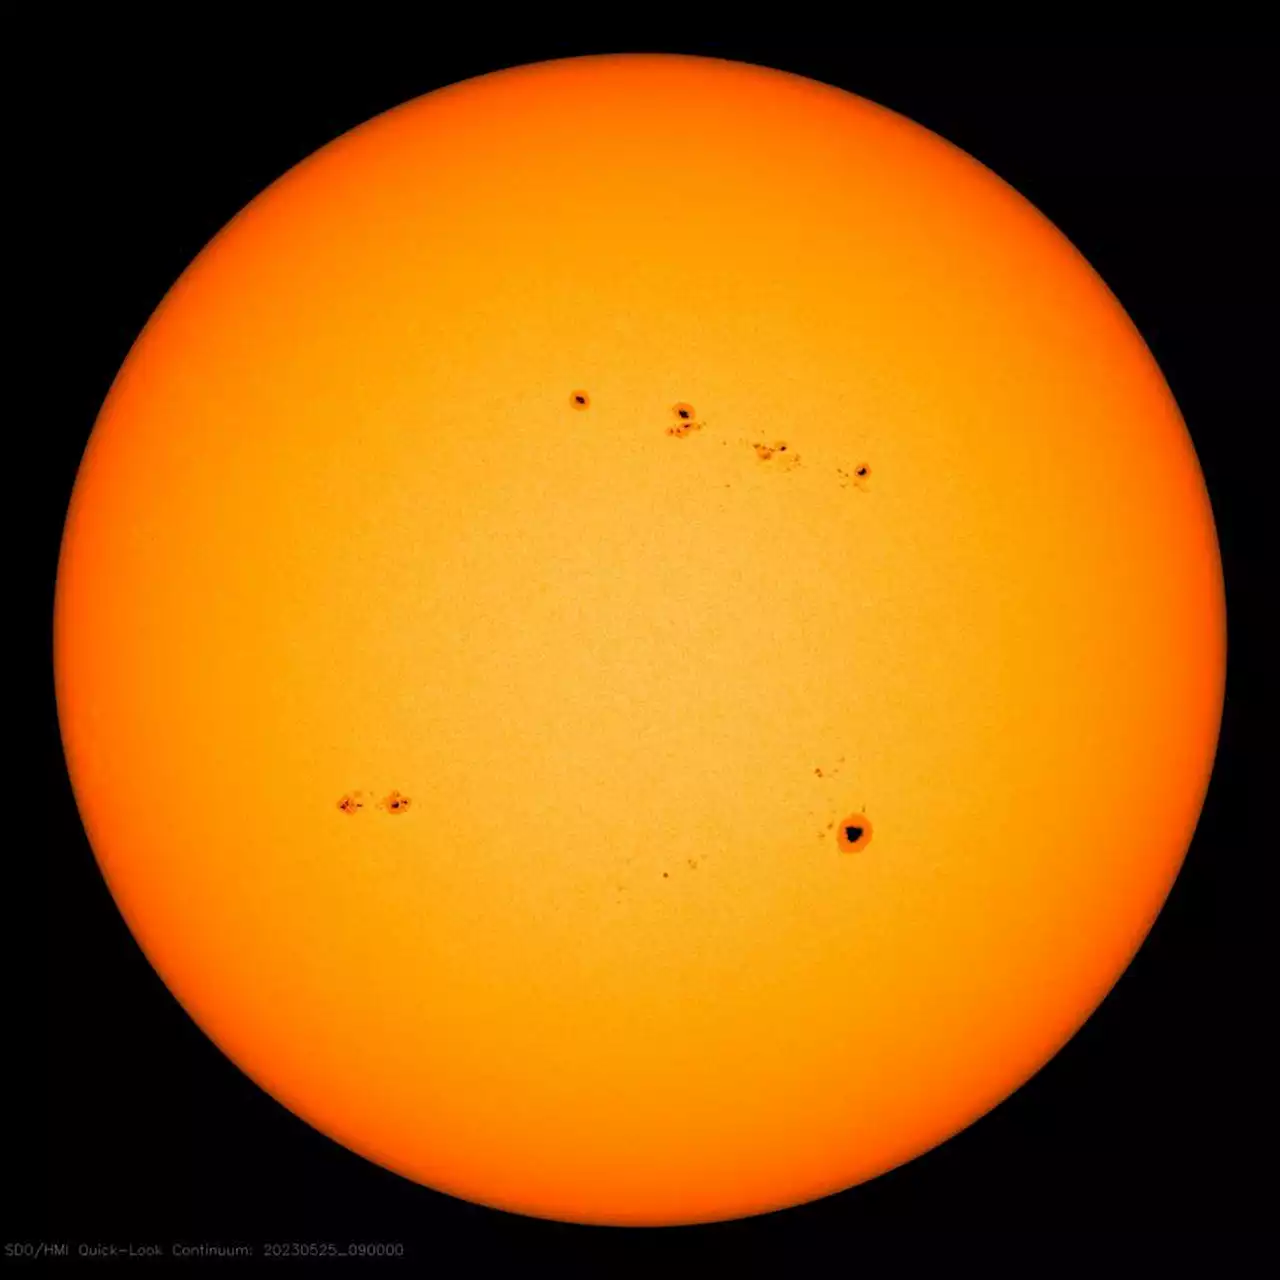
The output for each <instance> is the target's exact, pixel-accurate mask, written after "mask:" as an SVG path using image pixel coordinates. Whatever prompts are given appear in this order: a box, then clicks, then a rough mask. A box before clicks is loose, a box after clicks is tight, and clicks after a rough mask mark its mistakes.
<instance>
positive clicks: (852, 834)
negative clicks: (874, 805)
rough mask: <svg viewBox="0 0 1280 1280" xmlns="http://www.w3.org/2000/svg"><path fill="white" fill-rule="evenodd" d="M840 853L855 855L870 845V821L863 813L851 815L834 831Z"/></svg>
mask: <svg viewBox="0 0 1280 1280" xmlns="http://www.w3.org/2000/svg"><path fill="white" fill-rule="evenodd" d="M836 843H837V844H838V845H839V847H840V852H841V853H857V852H858V851H859V850H860V849H865V848H866V847H867V845H868V844H870V843H871V820H870V819H869V818H868V817H867V815H866V814H865V813H851V814H849V816H848V817H847V818H845V819H844V820H843V821H842V822H841V823H840V826H839V827H838V828H837V830H836Z"/></svg>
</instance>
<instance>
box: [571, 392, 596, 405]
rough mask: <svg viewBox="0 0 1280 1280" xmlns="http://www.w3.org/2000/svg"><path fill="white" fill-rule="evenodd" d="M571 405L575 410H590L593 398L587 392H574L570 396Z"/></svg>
mask: <svg viewBox="0 0 1280 1280" xmlns="http://www.w3.org/2000/svg"><path fill="white" fill-rule="evenodd" d="M569 404H570V405H571V406H572V407H573V408H574V409H589V408H590V407H591V397H590V396H589V395H588V394H587V393H586V392H585V391H573V392H571V393H570V395H569Z"/></svg>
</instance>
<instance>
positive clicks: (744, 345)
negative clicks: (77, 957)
mask: <svg viewBox="0 0 1280 1280" xmlns="http://www.w3.org/2000/svg"><path fill="white" fill-rule="evenodd" d="M1225 637H1226V624H1225V609H1224V599H1223V585H1222V577H1221V567H1220V562H1219V556H1218V548H1217V542H1216V537H1215V530H1214V523H1213V517H1212V512H1211V508H1210V504H1209V500H1208V497H1207V494H1206V492H1205V486H1204V481H1203V478H1202V475H1201V472H1200V468H1199V465H1198V462H1197V459H1196V455H1195V452H1194V449H1193V447H1192V443H1191V440H1190V438H1189V435H1188V433H1187V430H1186V428H1185V426H1184V424H1183V421H1182V419H1181V417H1180V415H1179V412H1178V408H1177V406H1176V404H1175V402H1174V400H1173V397H1172V395H1171V394H1170V391H1169V389H1168V387H1167V385H1166V384H1165V382H1164V380H1163V378H1162V376H1161V374H1160V371H1159V369H1158V368H1157V366H1156V364H1155V362H1154V361H1153V359H1152V357H1151V355H1150V353H1149V352H1148V350H1147V349H1146V347H1145V346H1144V344H1143V342H1142V340H1141V338H1140V337H1139V335H1138V334H1137V332H1136V331H1135V329H1134V327H1133V325H1132V324H1131V323H1130V321H1129V319H1128V318H1127V316H1126V315H1125V313H1124V311H1123V309H1122V308H1121V306H1120V305H1119V303H1118V302H1117V301H1116V299H1115V298H1114V297H1113V296H1112V295H1111V293H1110V292H1109V291H1108V290H1107V288H1106V286H1105V285H1104V284H1103V283H1102V281H1101V280H1099V278H1098V277H1097V276H1096V275H1095V274H1094V272H1093V271H1092V270H1091V269H1090V267H1089V266H1088V264H1087V263H1086V262H1085V261H1084V260H1083V259H1082V258H1081V257H1080V255H1079V254H1078V253H1077V252H1076V250H1075V249H1074V248H1073V247H1072V246H1071V245H1070V244H1069V243H1068V241H1067V240H1066V239H1065V238H1064V237H1063V236H1062V235H1061V234H1060V233H1059V232H1058V231H1057V230H1056V229H1055V228H1054V227H1053V226H1052V225H1051V224H1050V223H1049V222H1048V221H1047V220H1046V219H1045V218H1044V217H1043V216H1042V215H1040V214H1039V213H1038V212H1037V211H1036V210H1035V209H1034V208H1032V207H1031V206H1030V205H1029V204H1027V202H1026V201H1025V200H1023V199H1022V198H1021V197H1020V196H1019V195H1018V194H1017V193H1015V192H1014V191H1012V190H1011V189H1010V188H1009V187H1008V186H1006V185H1005V184H1004V183H1003V182H1001V181H1000V180H999V179H998V178H997V177H996V176H994V175H993V174H992V173H990V172H989V171H988V170H986V169H984V168H983V167H982V166H981V165H980V164H978V163H977V162H976V161H975V160H973V159H972V158H971V157H969V156H968V155H966V154H964V153H963V152H961V151H959V150H957V149H956V148H955V147H953V146H951V145H950V144H948V143H947V142H945V141H943V140H942V139H940V138H938V137H937V136H935V135H933V134H931V133H929V132H927V131H926V130H924V129H922V128H920V127H918V126H917V125H915V124H913V123H911V122H910V121H908V120H905V119H903V118H902V117H901V116H898V115H895V114H894V113H892V112H890V111H887V110H884V109H882V108H880V107H878V106H876V105H874V104H872V103H870V102H867V101H865V100H863V99H860V98H858V97H855V96H852V95H850V94H848V93H845V92H842V91H839V90H836V89H833V88H831V87H829V86H826V85H822V84H818V83H815V82H812V81H809V80H806V79H802V78H799V77H796V76H793V75H789V74H784V73H781V72H777V71H773V70H769V69H765V68H761V67H755V66H747V65H742V64H735V63H731V62H724V61H718V60H713V59H701V58H690V57H676V56H665V55H662V56H659V55H652V56H650V55H644V56H640V55H635V56H631V55H628V56H609V57H590V58H577V59H570V60H565V61H558V62H550V63H542V64H537V65H532V66H526V67H519V68H515V69H512V70H507V71H502V72H499V73H495V74H493V75H487V76H482V77H479V78H477V79H474V80H468V81H466V82H464V83H461V84H458V85H454V86H452V87H450V88H447V89H444V90H441V91H438V92H435V93H432V94H429V95H427V96H425V97H422V98H419V99H417V100H415V101H412V102H410V103H408V104H406V105H404V106H402V107H400V108H398V109H396V110H394V111H390V112H388V113H386V114H385V115H382V116H379V117H377V118H376V119H374V120H372V121H370V122H369V123H367V124H365V125H363V126H362V127H360V128H358V129H355V130H353V131H352V132H350V133H348V134H346V135H344V136H343V137H341V138H339V139H338V140H337V141H335V142H333V143H332V144H330V145H329V146H327V147H325V148H324V149H323V150H321V151H319V152H317V153H316V154H315V155H313V156H312V157H310V158H309V159H307V160H306V161H305V162H303V163H302V164H300V165H298V166H297V167H296V168H294V169H293V170H291V171H290V172H289V173H287V174H286V175H285V176H284V177H282V178H281V179H280V180H279V181H278V182H276V183H275V184H274V185H273V186H271V187H270V188H269V189H268V190H267V191H265V192H264V193H263V194H262V195H261V196H259V197H258V198H257V199H256V200H255V201H253V202H252V203H251V204H250V205H249V206H248V207H247V208H245V209H244V210H243V211H242V212H241V213H240V214H239V215H238V216H237V217H236V218H235V219H234V220H233V221H232V222H231V223H230V224H229V225H228V226H227V227H226V228H224V230H223V231H222V232H221V233H220V234H219V235H218V236H217V237H216V238H215V239H214V240H213V241H212V242H211V243H210V244H209V245H208V246H207V247H206V248H205V250H204V251H203V252H202V253H201V254H200V255H199V257H198V258H197V259H196V260H195V261H194V262H193V263H192V264H191V266H190V267H189V269H188V270H187V271H186V272H185V273H184V274H183V276H182V277H181V279H180V280H179V281H178V282H177V283H176V284H175V285H174V287H173V289H172V290H171V291H170V293H169V294H168V296H167V297H166V298H165V300H164V301H163V303H162V305H161V306H160V307H159V308H158V310H157V311H156V313H155V314H154V316H153V317H152V318H151V320H150V322H149V323H148V325H147V326H146V328H145V330H144V331H143V333H142V334H141V336H140V337H139V338H138V340H137V342H136V344H135V346H134V347H133V349H132V351H131V352H130V354H129V357H128V359H127V361H126V363H125V364H124V366H123V368H122V369H121V371H120V373H119V375H118V377H117V379H116V381H115V383H114V385H113V386H112V388H111V391H110V394H109V396H108V398H107V400H106V403H105V404H104V406H103V408H102V411H101V414H100V416H99V418H98V420H97V423H96V425H95V427H94V431H93V433H92V437H91V439H90V441H89V444H88V447H87V449H86V451H85V455H84V459H83V463H82V465H81V468H80V472H79V475H78V478H77V481H76V485H75V489H74V493H73V495H72V499H71V504H70V509H69V512H68V515H67V521H66V528H65V533H64V539H63V546H62V554H61V560H60V564H59V572H58V583H57V599H56V609H55V636H54V638H55V675H56V683H57V695H58V708H59V716H60V722H61V729H62V734H63V741H64V746H65V752H66V759H67V765H68V769H69V773H70V777H71V781H72V784H73V787H74V791H75V796H76V800H77V803H78V805H79V808H80V812H81V815H82V817H83V821H84V825H85V829H86V832H87V834H88V837H89V840H90V842H91V844H92V847H93V850H94V853H95V855H96V857H97V859H98V862H99V865H100V866H101V869H102V873H103V875H104V877H105V879H106V882H107V884H108V886H109V887H110V890H111V893H112V895H113V896H114V899H115V901H116V903H117V904H118V906H119V909H120V911H121V913H122V915H123V916H124V919H125V920H126V921H127V923H128V925H129V928H130V929H131V930H132V932H133V934H134V936H135V937H136V938H137V940H138V942H139V944H140V945H141V947H142V948H143V950H144V951H145V953H146V955H147V957H148V959H149V960H150V962H151V963H152V964H153V965H154V967H155V969H156V970H157V972H158V973H159V975H160V976H161V978H162V979H163V980H164V982H165V983H166V985H167V986H168V988H169V990H170V991H171V992H172V993H173V995H174V996H175V997H176V999H177V1000H178V1001H180V1002H181V1004H182V1005H183V1006H184V1007H185V1008H186V1009H187V1010H188V1011H189V1012H190V1014H191V1015H192V1017H193V1018H194V1019H195V1020H196V1021H197V1022H198V1023H199V1025H200V1026H201V1027H202V1028H203V1029H204V1031H205V1032H206V1033H207V1034H208V1035H209V1037H210V1038H211V1039H212V1040H213V1041H214V1042H215V1043H216V1044H217V1045H218V1046H219V1047H220V1048H221V1049H222V1050H223V1051H225V1053H226V1054H227V1055H228V1056H229V1057H230V1058H231V1059H232V1060H233V1061H234V1062H236V1063H237V1064H238V1065H239V1066H240V1067H241V1068H242V1069H243V1070H244V1071H245V1072H246V1073H247V1074H248V1075H249V1076H250V1077H251V1078H252V1079H253V1080H255V1081H256V1082H257V1083H258V1084H259V1085H260V1086H261V1087H262V1088H263V1089H265V1090H267V1091H268V1092H269V1093H270V1094H271V1095H273V1096H274V1097H275V1098H276V1099H278V1100H279V1101H280V1102H281V1103H282V1104H283V1105H284V1106H286V1107H288V1108H289V1109H291V1110H292V1111H293V1112H295V1113H296V1114H297V1115H299V1116H300V1117H302V1118H303V1119H304V1120H306V1121H308V1122H309V1123H310V1124H312V1125H314V1126H315V1127H316V1128H317V1129H319V1130H321V1131H322V1132H324V1133H326V1134H328V1135H330V1136H331V1137H332V1138H333V1139H335V1140H336V1141H338V1142H340V1143H343V1144H345V1145H346V1146H347V1147H349V1148H350V1149H352V1150H353V1151H356V1152H358V1153H360V1154H361V1155H363V1156H365V1157H367V1158H368V1159H369V1160H371V1161H375V1162H377V1163H378V1164H380V1165H383V1166H385V1167H386V1168H389V1169H392V1170H395V1171H396V1172H398V1173H400V1174H402V1175H404V1176H405V1177H407V1178H410V1179H414V1180H417V1181H418V1182H421V1183H423V1184H426V1185H428V1186H431V1187H433V1188H436V1189H438V1190H441V1191H444V1192H447V1193H450V1194H452V1195H455V1196H458V1197H462V1198H464V1199H467V1200H471V1201H475V1202H479V1203H483V1204H487V1205H491V1206H495V1207H498V1208H501V1209H505V1210H509V1211H513V1212H517V1213H522V1214H529V1215H535V1216H539V1217H545V1218H552V1219H559V1220H564V1221H572V1222H583V1223H606V1224H649V1225H659V1224H675V1223H695V1222H710V1221H716V1220H722V1219H727V1218H734V1217H742V1216H746V1215H750V1214H756V1213H761V1212H765V1211H768V1210H772V1209H777V1208H782V1207H785V1206H789V1205H795V1204H798V1203H802V1202H805V1201H808V1200H812V1199H814V1198H817V1197H820V1196H823V1195H826V1194H828V1193H831V1192H834V1191H837V1190H840V1189H843V1188H847V1187H850V1186H853V1185H855V1184H858V1183H860V1182H862V1181H865V1180H867V1179H870V1178H873V1177H875V1176H876V1175H878V1174H880V1173H882V1172H884V1171H885V1170H888V1169H890V1168H892V1167H894V1166H896V1165H899V1164H901V1163H903V1162H905V1161H908V1160H910V1159H912V1158H913V1157H915V1156H917V1155H919V1154H920V1153H922V1152H924V1151H926V1150H928V1149H929V1148H931V1147H933V1146H934V1145H936V1144H938V1143H939V1142H942V1141H943V1140H945V1139H946V1138H947V1137H949V1136H950V1135H952V1134H954V1133H956V1132H957V1131H959V1130H960V1129H962V1128H963V1127H964V1126H966V1125H968V1124H970V1123H971V1122H972V1121H974V1120H976V1119H977V1118H978V1117H979V1116H981V1115H983V1114H984V1113H985V1112H986V1111H988V1110H989V1109H990V1108H991V1107H992V1106H994V1105H995V1104H996V1103H997V1102H999V1101H1000V1100H1001V1099H1002V1098H1004V1097H1005V1096H1007V1095H1008V1094H1009V1093H1010V1092H1011V1091H1013V1090H1014V1089H1016V1088H1017V1087H1018V1086H1019V1085H1020V1084H1021V1083H1022V1082H1023V1081H1025V1080H1026V1079H1027V1078H1028V1077H1029V1076H1030V1075H1031V1074H1032V1073H1034V1072H1035V1071H1036V1070H1037V1069H1038V1068H1039V1067H1040V1066H1041V1065H1042V1064H1043V1063H1044V1062H1046V1061H1047V1060H1048V1059H1049V1058H1050V1057H1051V1056H1052V1055H1053V1054H1054V1053H1055V1052H1056V1051H1057V1049H1058V1048H1059V1047H1060V1046H1061V1045H1062V1044H1063V1043H1064V1042H1065V1041H1066V1040H1067V1039H1068V1038H1069V1037H1070V1036H1071V1035H1072V1034H1073V1033H1074V1032H1075V1030H1076V1029H1077V1028H1078V1027H1079V1026H1080V1025H1081V1023H1082V1022H1083V1021H1084V1020H1085V1019H1086V1018H1087V1017H1088V1016H1089V1014H1090V1013H1091V1011H1092V1010H1093V1009H1094V1008H1095V1007H1096V1006H1097V1004H1098V1003H1099V1001H1100V1000H1101V999H1102V998H1103V996H1104V995H1105V994H1106V993H1107V991H1108V990H1109V989H1110V988H1111V986H1112V985H1113V984H1114V983H1115V981H1116V979H1117V978H1118V977H1119V975H1120V974H1121V973H1122V971H1123V970H1124V968H1125V967H1126V965H1127V964H1128V963H1129V961H1130V959H1131V958H1132V956H1133V955H1134V953H1135V951H1136V949H1137V948H1138V947H1139V945H1140V944H1141V942H1142V940H1143V938H1144V937H1145V935H1146V933H1147V931H1148V929H1149V928H1150V926H1151V924H1152V922H1153V920H1154V918H1155V916H1156V914H1157V913H1158V911H1159V910H1160V907H1161V905H1162V904H1163V902H1164V900H1165V897H1166V895H1167V893H1168V891H1169V889H1170V887H1171V885H1172V883H1173V880H1174V878H1175V876H1176V875H1177V872H1178V869H1179V867H1180V865H1181V862H1182V859H1183V857H1184V855H1185V852H1186V849H1187V846H1188V843H1189V841H1190V838H1191V835H1192V833H1193V830H1194V828H1195V824H1196V821H1197V818H1198V815H1199V812H1200V806H1201V803H1202V800H1203V797H1204V794H1205V790H1206V787H1207V784H1208V779H1209V774H1210V771H1211V767H1212V763H1213V758H1214V752H1215V748H1216V742H1217V733H1218V725H1219V717H1220V713H1221V709H1222V696H1223V679H1224V668H1225V644H1226V638H1225Z"/></svg>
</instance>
